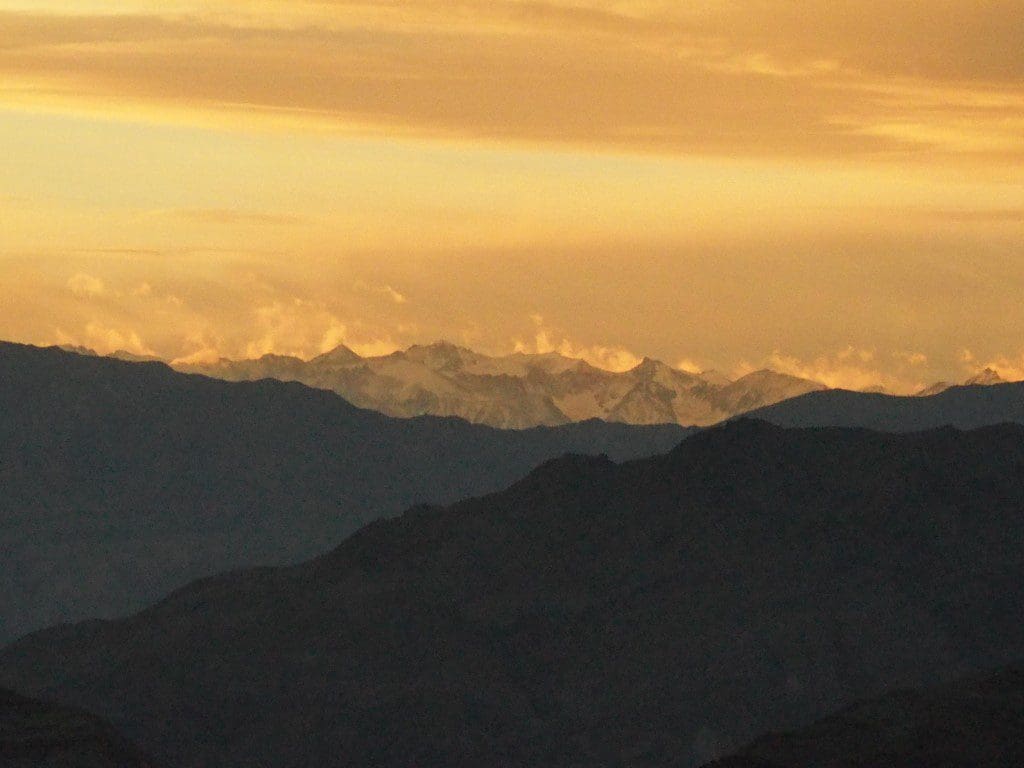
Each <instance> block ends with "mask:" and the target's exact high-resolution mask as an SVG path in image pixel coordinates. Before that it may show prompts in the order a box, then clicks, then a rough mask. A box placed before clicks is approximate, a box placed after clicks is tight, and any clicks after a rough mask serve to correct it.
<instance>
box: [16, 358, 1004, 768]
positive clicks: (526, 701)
mask: <svg viewBox="0 0 1024 768" xmlns="http://www.w3.org/2000/svg"><path fill="white" fill-rule="evenodd" d="M107 364H108V365H109V363H107ZM140 370H143V371H147V372H150V373H151V375H154V376H155V375H156V374H157V373H159V374H160V376H166V375H168V374H167V373H166V372H165V371H164V370H163V369H160V368H157V367H152V368H151V367H149V366H142V367H140ZM179 384H180V386H185V384H184V383H179ZM207 386H213V384H212V383H211V384H209V385H207ZM220 386H226V385H220ZM261 386H267V385H265V384H264V385H261ZM215 391H217V392H218V393H221V394H222V396H224V397H227V396H228V395H229V394H230V393H231V392H233V391H235V390H232V389H223V390H215ZM256 391H258V390H256ZM296 391H299V390H296ZM274 392H275V393H278V394H277V396H280V394H279V391H278V390H274ZM163 407H164V403H163V402H160V401H158V402H157V403H156V404H155V409H157V410H159V409H161V408H163ZM282 410H283V411H286V412H290V410H291V408H290V404H289V405H288V406H284V405H282ZM177 415H178V417H179V418H180V414H177ZM216 426H217V427H219V426H221V425H220V424H216ZM1021 509H1024V427H1022V426H1020V425H1001V426H995V427H987V428H984V429H979V430H975V431H968V432H961V431H958V430H956V429H953V428H951V427H946V428H943V429H938V430H932V431H928V432H923V433H915V434H885V433H878V432H872V431H867V430H863V429H782V428H779V427H775V426H771V425H769V424H767V423H765V422H761V421H752V420H738V421H735V422H730V423H728V424H726V425H724V426H721V427H716V428H713V429H709V430H704V431H702V432H699V433H697V434H694V435H691V436H690V437H688V438H687V439H685V440H683V441H682V442H681V443H680V444H679V445H678V446H677V447H676V448H674V449H673V450H671V451H670V452H668V453H666V454H664V455H661V456H657V457H653V458H648V459H641V460H635V461H629V462H625V463H622V464H616V463H615V462H613V461H612V460H610V459H609V458H607V457H584V456H578V455H567V456H564V457H562V458H559V459H554V460H551V461H548V462H546V463H544V464H542V465H541V466H539V467H538V468H537V469H535V470H534V471H533V472H531V473H530V474H529V475H527V476H526V477H525V478H524V479H522V480H520V481H519V482H517V483H515V484H514V485H512V486H511V487H509V488H508V489H507V490H505V491H502V492H499V493H496V494H492V495H488V496H485V497H482V498H477V499H469V500H466V501H463V502H459V503H457V504H454V505H451V506H423V505H420V506H416V507H413V508H411V509H409V510H408V511H406V512H405V513H404V514H403V515H402V516H401V517H398V518H392V519H386V520H378V521H377V522H374V523H371V524H369V525H367V526H365V527H364V528H362V529H361V530H360V531H358V532H357V533H355V534H354V535H352V536H350V537H349V538H347V539H346V540H345V541H343V542H342V543H341V545H340V546H338V547H337V548H336V549H335V550H333V551H331V552H330V553H327V554H325V555H323V556H321V557H318V558H316V559H314V560H312V561H309V562H307V563H304V564H301V565H298V566H292V567H285V568H261V569H257V570H249V571H242V572H236V573H231V574H225V575H221V576H217V577H214V578H209V579H205V580H202V581H199V582H196V583H194V584H191V585H190V586H188V587H186V588H183V589H181V590H179V591H177V592H175V593H173V594H171V595H170V596H168V597H167V598H166V599H165V600H163V601H161V602H160V603H158V604H156V605H154V606H153V607H151V608H148V609H146V610H144V611H142V612H141V613H138V614H136V615H134V616H132V617H130V618H127V619H122V620H116V621H90V622H85V623H81V624H77V625H73V626H61V627H56V628H54V629H51V630H46V631H42V632H39V633H36V634H33V635H30V636H28V637H26V638H23V639H22V640H20V641H18V642H16V643H14V644H12V645H10V646H8V647H7V648H6V649H4V650H3V651H2V652H0V684H2V685H6V686H8V687H11V688H13V689H14V690H19V691H22V692H23V693H26V694H28V695H32V696H39V695H46V696H47V697H50V698H53V699H54V700H56V701H60V702H62V703H65V704H68V705H73V706H78V707H84V708H86V709H88V710H90V711H93V712H96V713H98V714H99V715H101V716H103V717H105V718H107V719H108V720H109V721H110V722H112V723H113V725H114V726H115V727H117V728H118V729H119V730H121V732H123V733H125V734H126V736H128V737H129V738H132V739H133V740H134V741H135V742H136V743H138V744H139V745H140V746H141V747H142V748H143V749H145V750H146V751H147V752H149V753H150V754H152V755H153V756H154V758H155V759H157V760H159V761H160V762H162V763H164V764H166V765H172V766H176V767H177V768H198V767H199V766H209V765H216V766H219V767H221V768H231V767H232V766H252V765H261V766H274V767H278V766H290V767H292V768H306V767H309V768H312V767H313V766H317V768H323V767H328V766H330V767H332V768H333V767H335V766H362V765H376V766H383V767H384V768H387V767H388V766H410V765H445V766H456V767H457V766H479V765H494V766H507V767H513V766H536V765H544V766H552V767H554V768H558V767H559V766H579V765H603V766H611V765H623V766H682V767H683V768H686V766H696V765H701V764H703V763H704V762H706V761H708V760H710V759H713V758H716V757H719V756H721V755H724V754H728V753H729V752H730V751H732V750H735V749H738V748H740V747H741V745H743V744H745V743H748V742H749V741H750V740H751V739H754V738H755V737H756V736H757V735H758V734H762V733H765V732H769V731H773V732H774V731H780V730H787V731H789V730H793V729H796V728H801V727H806V725H807V724H808V723H811V722H813V721H814V720H816V719H818V718H821V717H824V716H826V715H827V714H828V713H829V712H833V711H835V710H836V709H838V708H841V707H845V706H848V705H851V704H853V703H854V702H856V701H859V700H864V699H868V698H870V697H875V696H879V695H881V694H883V693H884V692H886V691H888V690H892V689H896V688H904V687H914V688H920V687H925V686H929V685H934V684H936V683H942V682H944V681H949V680H954V679H956V678H960V677H963V676H965V675H971V674H975V673H978V672H981V671H983V670H986V669H990V668H995V667H998V666H1000V665H1005V664H1010V663H1014V661H1015V660H1017V659H1020V658H1024V620H1022V619H1024V582H1022V580H1021V579H1020V574H1021V573H1022V572H1024V518H1022V516H1021ZM786 768H790V767H789V766H786ZM801 768H803V767H801Z"/></svg>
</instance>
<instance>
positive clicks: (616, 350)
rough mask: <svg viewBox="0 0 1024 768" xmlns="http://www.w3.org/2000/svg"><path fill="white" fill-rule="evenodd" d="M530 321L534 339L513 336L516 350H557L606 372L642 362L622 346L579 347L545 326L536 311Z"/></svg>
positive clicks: (549, 351) (565, 355) (542, 351)
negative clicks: (533, 327)
mask: <svg viewBox="0 0 1024 768" xmlns="http://www.w3.org/2000/svg"><path fill="white" fill-rule="evenodd" d="M530 320H531V321H532V322H533V324H534V325H535V326H536V332H535V333H534V336H533V340H532V342H525V341H523V340H522V339H516V340H515V341H514V342H513V350H514V351H515V352H522V353H526V354H539V355H546V354H549V353H551V352H557V353H558V354H560V355H562V356H564V357H571V358H573V359H577V360H585V361H586V362H588V363H590V364H591V365H593V366H594V367H595V368H602V369H604V370H606V371H628V370H630V369H631V368H635V367H636V366H638V365H639V364H640V362H641V358H639V357H637V356H636V355H635V354H633V353H632V352H630V351H629V350H628V349H626V348H624V347H616V346H604V345H601V344H594V345H590V346H586V345H583V346H578V345H576V344H574V343H573V342H571V341H570V340H569V339H567V338H566V337H565V336H564V335H561V334H557V333H555V332H554V331H550V330H549V329H547V328H545V327H544V318H543V317H542V316H541V315H539V314H536V313H535V314H532V315H530ZM559 337H560V338H559Z"/></svg>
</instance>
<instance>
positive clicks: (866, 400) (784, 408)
mask: <svg viewBox="0 0 1024 768" xmlns="http://www.w3.org/2000/svg"><path fill="white" fill-rule="evenodd" d="M747 416H749V417H751V418H756V419H763V420H764V421H768V422H771V423H772V424H777V425H779V426H782V427H863V428H866V429H877V430H881V431H885V432H913V431H919V430H925V429H936V428H938V427H942V426H946V425H951V426H954V427H957V428H960V429H975V428H977V427H984V426H991V425H994V424H1003V423H1016V424H1024V382H1014V383H1003V384H999V383H985V382H984V381H983V382H982V383H977V384H972V385H964V386H956V387H947V388H945V389H942V390H941V391H939V392H938V393H936V394H933V395H928V396H917V395H912V396H908V397H898V396H893V395H879V394H871V393H864V392H850V391H848V390H842V389H832V390H828V391H825V392H810V393H808V394H806V395H800V396H798V397H794V398H791V399H789V400H786V401H783V402H779V403H775V404H774V405H770V406H767V407H765V408H759V409H757V410H754V411H751V412H750V413H748V414H747Z"/></svg>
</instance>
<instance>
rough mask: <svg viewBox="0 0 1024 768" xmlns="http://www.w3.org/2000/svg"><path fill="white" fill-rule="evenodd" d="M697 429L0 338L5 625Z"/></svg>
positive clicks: (144, 596) (92, 604)
mask: <svg viewBox="0 0 1024 768" xmlns="http://www.w3.org/2000/svg"><path fill="white" fill-rule="evenodd" d="M686 433H687V432H686V430H684V429H682V428H680V427H677V426H667V427H666V426H662V427H632V426H627V425H623V424H606V423H602V422H597V421H594V422H587V423H582V424H574V425H570V426H566V427H558V428H551V429H533V430H525V431H521V432H502V431H499V430H495V429H491V428H488V427H483V426H477V425H471V424H467V423H466V422H464V421H461V420H458V419H439V418H419V419H408V420H407V419H392V418H388V417H385V416H382V415H380V414H377V413H373V412H370V411H363V410H360V409H357V408H355V407H353V406H351V405H349V404H348V403H346V402H345V401H344V400H342V399H341V398H340V397H338V396H337V395H334V394H331V393H329V392H325V391H320V390H314V389H309V388H307V387H305V386H302V385H300V384H282V383H280V382H276V381H260V382H255V383H245V384H229V383H226V382H222V381H215V380H212V379H207V378H205V377H199V376H185V375H182V374H179V373H175V372H174V371H172V370H170V369H169V368H168V367H166V366H165V365H162V364H159V363H127V362H119V361H116V360H111V359H106V358H98V357H85V356H81V355H77V354H70V353H66V352H62V351H60V350H57V349H38V348H35V347H27V346H20V345H14V344H0V530H2V532H3V548H2V560H0V562H2V567H0V641H8V640H10V639H13V638H14V637H15V636H17V635H19V634H23V633H24V632H27V631H29V630H32V629H37V628H39V627H43V626H48V625H50V624H53V623H56V622H58V621H69V620H81V619H84V618H93V617H112V616H117V615H125V614H127V613H130V612H131V611H133V610H138V609H139V608H141V607H142V606H143V605H146V604H148V603H149V602H151V601H153V600H155V599H157V598H159V597H162V596H163V595H166V594H167V592H169V591H170V590H172V589H174V588H176V587H179V586H181V585H183V584H186V583H188V582H189V581H192V580H193V579H195V578H199V577H201V576H207V575H210V574H213V573H217V572H220V571H224V570H231V569H235V568H239V567H249V566H253V565H262V564H285V563H295V562H299V561H301V560H305V559H308V558H309V557H312V556H314V555H317V554H321V553H322V552H324V551H326V550H327V549H328V548H330V547H332V546H334V545H336V544H337V543H338V541H340V540H341V539H342V538H344V537H345V536H346V535H348V534H349V533H351V532H352V531H354V530H356V529H357V528H358V527H359V526H361V525H362V524H364V523H366V522H368V521H370V520H374V519H376V518H378V517H380V516H382V515H394V514H398V513H400V512H401V511H402V510H403V509H405V508H406V507H408V506H409V505H411V504H414V503H419V502H436V503H448V502H452V501H455V500H456V499H459V498H463V497H465V496H469V495H474V494H477V495H478V494H481V493H486V492H489V491H493V490H496V489H498V488H502V487H504V486H506V485H508V484H509V483H511V482H513V481H514V480H516V479H517V478H520V477H522V476H523V475H524V474H526V473H527V472H528V471H529V470H530V469H532V468H533V467H534V466H536V465H537V464H539V463H540V462H542V461H544V460H545V459H548V458H551V457H553V456H559V455H561V454H563V453H565V452H567V451H576V452H584V453H595V454H600V453H607V454H609V455H611V456H613V457H617V458H620V459H621V458H629V457H637V456H643V455H651V454H654V453H660V452H663V451H666V450H668V449H669V448H670V447H672V446H673V445H675V444H677V443H678V441H679V440H680V439H682V437H683V436H684V435H685V434H686Z"/></svg>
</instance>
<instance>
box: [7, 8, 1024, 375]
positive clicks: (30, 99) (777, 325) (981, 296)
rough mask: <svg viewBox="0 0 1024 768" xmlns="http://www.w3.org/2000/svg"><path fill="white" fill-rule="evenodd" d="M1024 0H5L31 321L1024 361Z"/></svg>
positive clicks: (229, 346) (624, 357)
mask: <svg viewBox="0 0 1024 768" xmlns="http://www.w3.org/2000/svg"><path fill="white" fill-rule="evenodd" d="M1022 40H1024V0H1012V1H1011V0H928V1H925V0H905V2H900V3H891V2H881V0H784V1H783V0H780V1H778V2H771V1H768V0H743V2H739V1H738V0H737V1H736V2H732V1H729V0H693V1H692V2H689V3H679V2H678V1H673V2H663V1H661V0H635V1H633V2H626V1H625V0H620V1H616V0H444V1H443V2H442V1H441V0H363V2H345V1H343V0H250V1H249V2H227V1H226V0H205V1H204V2H193V1H191V0H180V1H175V0H162V1H161V2H152V1H149V0H118V1H117V2H112V1H111V2H107V1H104V0H76V2H75V3H67V2H56V0H0V147H2V151H0V338H3V339H7V340H12V341H20V342H26V343H34V344H53V343H67V344H82V345H86V346H89V347H92V348H94V349H96V350H97V351H100V352H111V351H114V350H115V349H126V350H128V351H132V352H136V353H146V354H156V355H159V356H161V357H165V358H167V359H191V360H203V359H213V358H215V357H217V356H228V357H244V356H258V355H260V354H265V353H269V352H274V353H280V354H295V355H299V356H302V357H309V356H312V355H315V354H317V353H319V352H321V351H325V350H327V349H329V348H331V347H333V346H335V345H337V344H341V343H345V344H348V345H349V346H350V347H352V348H353V349H355V350H356V351H357V352H360V353H361V354H384V353H387V352H390V351H393V350H395V349H398V348H403V347H406V346H408V345H410V344H413V343H429V342H432V341H435V340H438V339H442V338H443V339H447V340H450V341H453V342H456V343H459V344H464V345H467V346H471V347H473V348H475V349H477V350H480V351H483V352H488V353H492V354H502V353H508V352H512V351H513V350H517V349H518V350H526V351H550V350H557V351H561V352H563V353H566V354H570V355H573V356H579V357H583V358H585V359H588V360H589V361H591V362H593V363H595V364H598V365H602V366H604V367H608V368H611V369H616V370H621V369H625V368H628V367H629V366H631V365H633V364H635V363H637V362H639V359H640V358H642V357H643V356H650V357H654V358H657V359H661V360H664V361H665V362H668V363H670V364H672V365H676V366H678V367H680V368H684V369H686V370H703V369H711V368H714V369H717V370H719V371H722V372H723V373H726V374H728V375H733V376H735V375H740V374H742V373H744V372H749V371H751V370H755V369H758V368H761V367H772V368H775V369H776V370H780V371H784V372H787V373H792V374H796V375H803V376H808V377H812V378H817V379H819V380H821V381H823V382H825V383H826V384H829V385H831V386H844V387H849V388H861V387H868V386H873V385H883V386H886V387H888V388H889V389H891V390H893V391H896V392H911V391H914V390H915V389H917V388H920V387H922V386H924V385H927V384H930V383H931V382H933V381H937V380H943V379H944V380H954V381H956V380H962V379H963V378H965V377H966V376H969V375H971V374H973V373H975V372H976V371H977V370H979V369H980V368H982V367H985V366H991V367H995V368H996V369H997V370H999V371H1000V373H1002V375H1003V376H1004V377H1005V378H1009V379H1024V309H1022V307H1021V297H1022V295H1024V45H1022V44H1021V41H1022Z"/></svg>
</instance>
